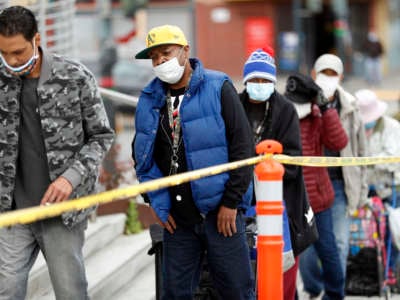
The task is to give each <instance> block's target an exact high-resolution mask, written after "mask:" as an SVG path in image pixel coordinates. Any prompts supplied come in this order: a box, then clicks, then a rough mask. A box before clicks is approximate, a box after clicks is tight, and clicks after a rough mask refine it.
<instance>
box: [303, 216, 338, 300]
mask: <svg viewBox="0 0 400 300" xmlns="http://www.w3.org/2000/svg"><path fill="white" fill-rule="evenodd" d="M315 221H316V224H317V228H318V233H319V239H318V240H317V241H316V242H315V243H314V244H313V245H312V246H310V247H308V248H307V249H306V250H305V251H304V252H303V253H302V254H301V255H300V268H299V269H300V273H301V277H302V279H303V283H304V289H305V290H306V291H307V292H308V293H310V294H314V295H317V294H319V293H320V292H321V290H322V289H324V290H325V294H324V297H323V298H322V299H343V298H344V276H343V272H342V268H341V266H340V263H339V253H338V250H337V247H336V241H335V235H334V233H333V222H332V212H331V209H327V210H324V211H322V212H319V213H316V214H315ZM318 258H319V260H320V262H321V267H322V277H321V273H320V269H319V267H318ZM315 278H321V279H322V283H323V285H322V284H321V283H320V281H319V280H315Z"/></svg>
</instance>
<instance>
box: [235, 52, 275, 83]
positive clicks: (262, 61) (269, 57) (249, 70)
mask: <svg viewBox="0 0 400 300" xmlns="http://www.w3.org/2000/svg"><path fill="white" fill-rule="evenodd" d="M252 78H264V79H268V80H271V81H272V82H274V83H275V82H276V66H275V59H274V50H273V49H272V48H271V47H265V48H260V49H257V50H255V51H254V52H253V53H251V54H250V56H249V58H248V59H247V61H246V63H245V64H244V68H243V83H246V82H247V81H248V80H250V79H252Z"/></svg>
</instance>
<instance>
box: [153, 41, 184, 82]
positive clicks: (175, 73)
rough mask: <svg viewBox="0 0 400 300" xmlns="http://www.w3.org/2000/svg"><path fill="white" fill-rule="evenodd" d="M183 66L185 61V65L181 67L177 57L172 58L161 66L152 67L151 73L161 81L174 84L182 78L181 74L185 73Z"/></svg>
mask: <svg viewBox="0 0 400 300" xmlns="http://www.w3.org/2000/svg"><path fill="white" fill-rule="evenodd" d="M182 49H183V48H182ZM180 54H181V52H180V53H179V54H178V56H180ZM185 65H186V61H185V64H184V65H183V66H181V65H180V64H179V61H178V57H174V58H172V59H170V60H169V61H166V62H164V63H162V64H161V65H158V66H155V67H153V72H154V74H155V75H156V76H157V77H158V78H159V79H160V80H161V81H164V82H167V83H169V84H174V83H177V82H178V81H179V80H180V79H181V78H182V75H183V72H184V71H185Z"/></svg>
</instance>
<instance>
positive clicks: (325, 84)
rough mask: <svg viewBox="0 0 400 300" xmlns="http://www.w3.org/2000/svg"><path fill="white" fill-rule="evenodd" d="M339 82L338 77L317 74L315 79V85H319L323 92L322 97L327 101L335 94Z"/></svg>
mask: <svg viewBox="0 0 400 300" xmlns="http://www.w3.org/2000/svg"><path fill="white" fill-rule="evenodd" d="M339 81H340V78H339V76H328V75H325V74H324V73H318V74H317V77H316V79H315V83H316V84H318V85H319V87H320V88H321V89H322V91H323V92H324V96H325V97H326V98H328V99H329V98H331V97H332V96H333V94H334V93H335V91H336V89H337V88H338V86H339Z"/></svg>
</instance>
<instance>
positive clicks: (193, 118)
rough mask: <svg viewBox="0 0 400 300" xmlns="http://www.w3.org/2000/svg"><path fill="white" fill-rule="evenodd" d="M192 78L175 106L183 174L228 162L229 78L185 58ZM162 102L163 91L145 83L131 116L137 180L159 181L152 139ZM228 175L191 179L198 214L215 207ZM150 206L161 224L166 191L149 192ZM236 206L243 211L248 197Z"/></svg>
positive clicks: (167, 206) (157, 85)
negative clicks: (225, 111)
mask: <svg viewBox="0 0 400 300" xmlns="http://www.w3.org/2000/svg"><path fill="white" fill-rule="evenodd" d="M190 63H191V65H192V68H193V74H192V78H191V81H190V85H189V88H188V89H187V91H186V93H185V95H184V98H183V101H182V104H181V106H180V116H181V126H182V134H183V141H184V145H185V151H186V160H187V166H188V170H189V171H192V170H197V169H201V168H206V167H210V166H214V165H218V164H224V163H227V162H228V146H227V140H226V134H225V123H224V120H223V118H222V116H221V88H222V85H223V83H224V82H225V81H226V80H229V78H228V77H227V76H226V75H225V74H223V73H221V72H217V71H211V70H207V69H204V68H203V66H202V64H201V62H200V61H199V60H197V59H190ZM165 102H166V90H165V88H164V86H163V84H162V82H161V81H160V80H159V79H158V78H155V79H154V80H153V81H152V82H150V83H149V85H147V86H146V87H145V88H144V89H143V91H142V93H141V95H140V99H139V103H138V106H137V109H136V115H135V127H136V136H135V139H134V144H133V147H134V153H135V157H134V158H133V159H134V161H135V169H136V175H137V178H138V180H139V182H146V181H149V180H153V179H158V178H161V177H163V174H162V173H161V171H160V169H159V168H158V167H157V165H156V163H155V161H154V159H153V150H154V143H155V138H156V134H157V130H158V126H159V117H160V109H161V108H162V107H163V106H164V105H165ZM228 178H229V174H228V173H222V174H219V175H215V176H211V177H204V178H201V179H199V180H195V181H191V188H192V193H193V199H194V201H195V204H196V206H197V208H198V209H199V211H200V213H203V214H207V213H208V212H209V211H212V210H214V209H215V208H217V206H218V205H219V203H220V201H221V198H222V195H223V192H224V189H225V183H226V181H227V180H228ZM148 196H149V198H150V201H151V206H152V207H153V208H154V210H155V212H156V213H157V215H158V216H159V218H160V219H161V220H162V221H163V222H165V221H166V220H167V218H168V214H169V210H170V207H171V199H170V196H169V193H168V190H167V189H160V190H157V191H154V192H149V193H148ZM244 198H246V201H243V203H242V204H241V205H240V206H241V207H247V206H248V205H249V202H250V194H249V193H246V197H244Z"/></svg>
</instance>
